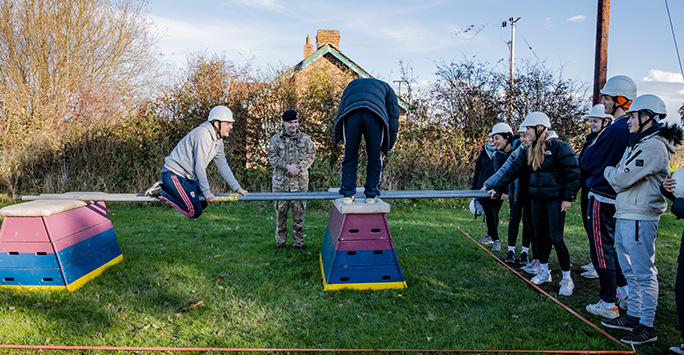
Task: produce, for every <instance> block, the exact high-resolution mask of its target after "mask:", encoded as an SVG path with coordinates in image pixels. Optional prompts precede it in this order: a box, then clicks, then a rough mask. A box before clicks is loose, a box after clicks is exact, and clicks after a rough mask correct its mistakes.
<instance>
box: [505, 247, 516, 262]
mask: <svg viewBox="0 0 684 355" xmlns="http://www.w3.org/2000/svg"><path fill="white" fill-rule="evenodd" d="M504 262H505V263H506V264H513V263H514V262H515V252H514V251H513V250H509V251H508V254H506V260H504Z"/></svg>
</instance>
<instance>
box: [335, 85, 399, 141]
mask: <svg viewBox="0 0 684 355" xmlns="http://www.w3.org/2000/svg"><path fill="white" fill-rule="evenodd" d="M362 108H363V109H368V110H371V111H372V112H373V113H375V114H376V115H377V116H378V117H379V118H381V119H382V121H383V122H384V124H385V134H384V136H383V141H382V145H381V149H382V151H383V152H385V153H387V152H389V150H390V149H392V147H393V146H394V142H395V141H396V140H397V132H398V131H399V114H400V112H399V104H398V100H397V95H396V94H395V93H394V90H392V87H390V86H389V84H387V83H386V82H384V81H381V80H378V79H373V78H361V79H355V80H353V81H352V82H351V83H349V85H347V88H345V89H344V92H343V93H342V98H341V99H340V106H339V107H338V108H337V118H336V119H335V126H334V128H333V130H334V132H335V143H339V142H341V141H342V140H343V139H344V137H343V135H342V126H343V125H342V122H343V120H342V119H343V118H344V117H345V116H346V115H348V114H349V113H350V112H352V111H354V110H357V109H362Z"/></svg>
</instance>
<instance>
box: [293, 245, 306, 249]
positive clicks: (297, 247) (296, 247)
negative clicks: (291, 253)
mask: <svg viewBox="0 0 684 355" xmlns="http://www.w3.org/2000/svg"><path fill="white" fill-rule="evenodd" d="M292 247H293V248H295V249H296V250H304V249H306V247H305V246H303V245H293V246H292Z"/></svg>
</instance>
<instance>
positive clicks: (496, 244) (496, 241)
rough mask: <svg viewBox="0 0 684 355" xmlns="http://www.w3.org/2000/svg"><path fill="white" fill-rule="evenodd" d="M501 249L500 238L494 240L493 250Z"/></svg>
mask: <svg viewBox="0 0 684 355" xmlns="http://www.w3.org/2000/svg"><path fill="white" fill-rule="evenodd" d="M499 250H501V241H500V240H495V241H494V242H492V251H499Z"/></svg>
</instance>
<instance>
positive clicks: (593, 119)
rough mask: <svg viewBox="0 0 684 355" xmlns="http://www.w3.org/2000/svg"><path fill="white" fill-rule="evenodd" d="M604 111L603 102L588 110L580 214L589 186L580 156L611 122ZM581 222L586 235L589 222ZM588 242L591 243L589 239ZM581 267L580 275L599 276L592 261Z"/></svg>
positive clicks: (587, 204) (581, 179) (587, 202)
mask: <svg viewBox="0 0 684 355" xmlns="http://www.w3.org/2000/svg"><path fill="white" fill-rule="evenodd" d="M605 111H606V108H605V106H603V104H598V105H594V107H592V108H591V110H590V111H589V115H588V116H587V118H588V120H589V127H590V128H591V132H589V134H588V135H587V137H586V140H585V141H584V144H583V145H582V150H580V153H579V157H578V159H579V162H580V191H581V193H580V204H581V207H582V208H581V210H582V216H586V215H587V211H588V207H589V187H588V186H587V184H586V180H587V178H588V177H589V173H588V172H587V171H586V170H584V169H582V158H583V156H584V150H586V149H587V147H589V146H590V145H592V144H593V143H594V141H595V140H596V137H598V135H599V134H600V133H601V132H602V131H603V129H604V128H606V127H608V125H610V124H611V123H613V116H612V115H611V114H609V113H606V112H605ZM582 223H583V224H584V230H585V231H586V232H587V236H588V235H590V230H589V227H590V226H589V222H588V220H587V219H586V218H585V217H583V218H582ZM589 242H590V243H591V240H590V241H589ZM582 269H584V270H586V271H585V272H583V273H581V274H580V276H583V277H586V278H588V279H597V278H599V276H598V273H597V272H596V269H595V268H594V264H593V263H592V262H590V263H589V264H587V265H584V266H582Z"/></svg>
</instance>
